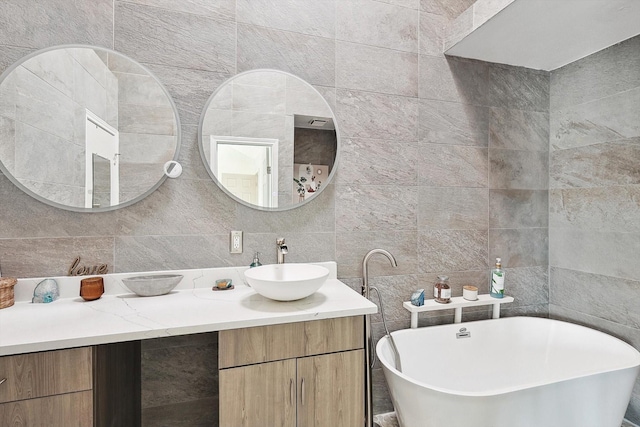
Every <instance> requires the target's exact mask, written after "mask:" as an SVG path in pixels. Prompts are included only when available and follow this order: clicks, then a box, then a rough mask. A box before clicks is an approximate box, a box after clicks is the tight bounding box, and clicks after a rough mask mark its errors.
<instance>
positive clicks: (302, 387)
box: [300, 378, 304, 406]
mask: <svg viewBox="0 0 640 427" xmlns="http://www.w3.org/2000/svg"><path fill="white" fill-rule="evenodd" d="M300 389H301V390H302V406H304V378H303V379H302V385H301V387H300Z"/></svg>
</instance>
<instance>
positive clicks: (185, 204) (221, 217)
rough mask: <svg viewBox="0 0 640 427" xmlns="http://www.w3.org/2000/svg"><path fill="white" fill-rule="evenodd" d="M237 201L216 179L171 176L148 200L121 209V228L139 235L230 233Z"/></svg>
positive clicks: (119, 227)
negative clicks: (172, 178)
mask: <svg viewBox="0 0 640 427" xmlns="http://www.w3.org/2000/svg"><path fill="white" fill-rule="evenodd" d="M195 200H197V201H198V202H197V203H194V201H195ZM235 204H236V203H235V202H234V201H233V200H231V199H230V198H229V197H227V195H226V194H224V193H223V192H222V191H221V190H220V189H218V187H217V186H216V184H214V183H213V182H212V181H200V180H171V179H168V180H167V181H165V182H164V183H163V184H162V185H161V186H160V187H159V188H158V189H157V190H156V191H155V192H153V194H151V195H150V196H148V197H147V198H145V199H144V200H142V201H140V202H138V203H136V204H134V205H132V206H130V207H129V208H127V209H120V210H118V211H117V215H118V225H117V231H118V235H137V236H141V235H165V234H167V235H172V234H173V235H175V234H195V235H198V234H217V233H227V232H229V230H231V227H232V224H233V221H234V218H235V216H234V215H235V212H234V205H235Z"/></svg>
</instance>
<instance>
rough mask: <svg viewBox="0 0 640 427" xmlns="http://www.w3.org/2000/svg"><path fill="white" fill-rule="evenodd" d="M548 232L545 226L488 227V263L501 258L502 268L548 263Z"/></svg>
mask: <svg viewBox="0 0 640 427" xmlns="http://www.w3.org/2000/svg"><path fill="white" fill-rule="evenodd" d="M548 234H549V231H548V230H547V229H546V228H522V229H490V230H489V264H490V265H494V263H495V259H496V258H502V265H503V267H504V268H516V267H537V266H546V265H548V263H549V255H548V254H549V250H548V247H549V243H548V241H549V237H548Z"/></svg>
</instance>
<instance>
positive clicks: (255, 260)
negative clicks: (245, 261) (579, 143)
mask: <svg viewBox="0 0 640 427" xmlns="http://www.w3.org/2000/svg"><path fill="white" fill-rule="evenodd" d="M261 265H262V263H261V262H260V252H256V253H255V254H254V255H253V262H252V263H251V264H250V265H249V268H253V267H260V266H261Z"/></svg>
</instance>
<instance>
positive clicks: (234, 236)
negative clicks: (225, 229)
mask: <svg viewBox="0 0 640 427" xmlns="http://www.w3.org/2000/svg"><path fill="white" fill-rule="evenodd" d="M229 251H230V252H231V253H232V254H241V253H242V231H232V232H231V242H230V245H229Z"/></svg>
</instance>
